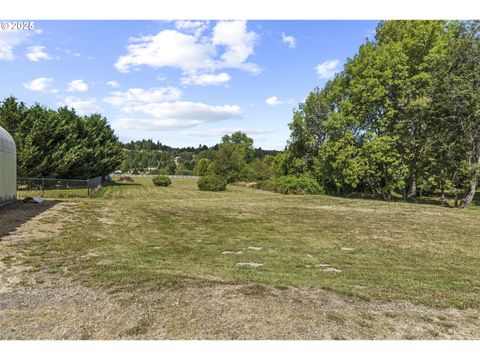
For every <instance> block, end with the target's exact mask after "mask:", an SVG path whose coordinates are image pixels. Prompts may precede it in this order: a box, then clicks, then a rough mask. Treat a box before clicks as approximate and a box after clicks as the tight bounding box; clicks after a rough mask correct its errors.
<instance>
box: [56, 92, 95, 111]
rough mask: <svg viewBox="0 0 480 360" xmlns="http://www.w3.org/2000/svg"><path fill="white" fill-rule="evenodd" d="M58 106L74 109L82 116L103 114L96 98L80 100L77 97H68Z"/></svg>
mask: <svg viewBox="0 0 480 360" xmlns="http://www.w3.org/2000/svg"><path fill="white" fill-rule="evenodd" d="M57 105H59V106H67V107H69V108H74V109H75V111H76V112H77V113H79V114H81V115H85V114H91V113H99V112H101V108H100V106H99V105H98V103H97V100H96V99H94V98H87V99H80V98H78V97H75V96H67V97H65V99H63V101H62V102H60V103H57Z"/></svg>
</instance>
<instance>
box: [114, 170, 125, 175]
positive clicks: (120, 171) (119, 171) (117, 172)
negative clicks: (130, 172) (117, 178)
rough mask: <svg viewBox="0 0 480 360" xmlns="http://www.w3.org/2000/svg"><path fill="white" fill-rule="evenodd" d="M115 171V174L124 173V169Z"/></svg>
mask: <svg viewBox="0 0 480 360" xmlns="http://www.w3.org/2000/svg"><path fill="white" fill-rule="evenodd" d="M113 173H114V174H123V171H122V170H115V171H114V172H113Z"/></svg>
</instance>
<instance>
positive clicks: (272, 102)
mask: <svg viewBox="0 0 480 360" xmlns="http://www.w3.org/2000/svg"><path fill="white" fill-rule="evenodd" d="M292 102H293V101H292V100H280V99H279V98H278V97H276V96H272V97H269V98H268V99H267V100H265V104H267V105H271V106H277V105H282V104H291V103H292Z"/></svg>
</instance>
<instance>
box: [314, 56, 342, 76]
mask: <svg viewBox="0 0 480 360" xmlns="http://www.w3.org/2000/svg"><path fill="white" fill-rule="evenodd" d="M337 67H338V59H335V60H327V61H324V62H323V63H321V64H318V65H317V66H316V67H315V70H316V71H317V74H318V76H319V77H320V79H329V78H331V77H333V76H334V75H335V73H336V72H337V71H338V68H337Z"/></svg>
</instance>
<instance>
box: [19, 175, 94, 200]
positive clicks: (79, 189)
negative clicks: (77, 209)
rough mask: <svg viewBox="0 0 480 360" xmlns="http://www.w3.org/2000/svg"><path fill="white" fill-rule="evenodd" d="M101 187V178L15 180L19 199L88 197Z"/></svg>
mask: <svg viewBox="0 0 480 360" xmlns="http://www.w3.org/2000/svg"><path fill="white" fill-rule="evenodd" d="M102 185H103V176H97V177H95V178H92V179H86V180H79V179H52V178H17V194H18V196H20V197H22V196H23V197H28V196H42V197H53V198H68V197H89V196H93V195H95V194H96V193H97V191H98V190H99V189H100V188H101V187H102Z"/></svg>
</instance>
